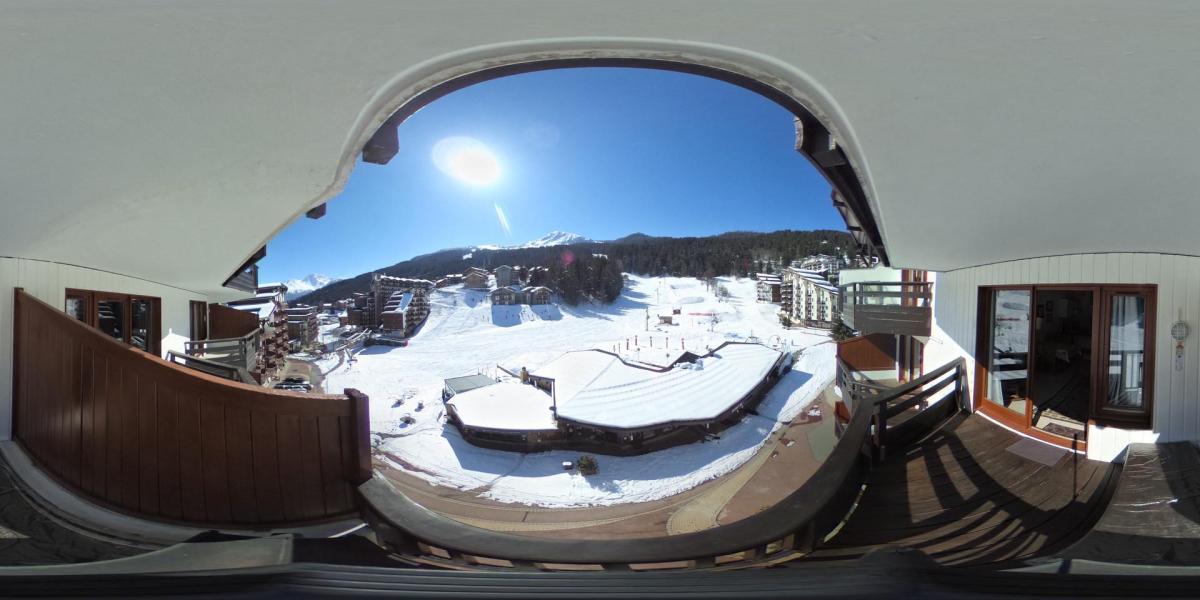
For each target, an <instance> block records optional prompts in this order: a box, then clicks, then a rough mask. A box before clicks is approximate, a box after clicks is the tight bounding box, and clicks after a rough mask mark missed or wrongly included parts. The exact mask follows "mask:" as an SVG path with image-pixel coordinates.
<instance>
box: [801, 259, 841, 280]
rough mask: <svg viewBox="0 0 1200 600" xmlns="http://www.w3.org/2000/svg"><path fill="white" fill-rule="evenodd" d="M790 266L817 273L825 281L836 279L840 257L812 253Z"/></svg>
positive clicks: (839, 266)
mask: <svg viewBox="0 0 1200 600" xmlns="http://www.w3.org/2000/svg"><path fill="white" fill-rule="evenodd" d="M792 266H793V267H795V268H797V269H800V270H802V271H811V272H813V273H817V274H818V275H820V276H822V277H824V278H825V279H826V280H827V281H837V280H838V273H839V272H840V271H841V268H842V259H841V258H840V257H837V256H833V255H832V254H814V255H812V256H808V257H806V258H804V259H802V260H798V261H795V262H794V263H793V264H792Z"/></svg>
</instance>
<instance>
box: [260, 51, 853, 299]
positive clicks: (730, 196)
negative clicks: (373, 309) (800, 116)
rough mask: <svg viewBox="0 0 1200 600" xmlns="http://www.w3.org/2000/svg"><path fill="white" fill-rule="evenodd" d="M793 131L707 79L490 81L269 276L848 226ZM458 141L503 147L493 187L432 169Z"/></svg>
mask: <svg viewBox="0 0 1200 600" xmlns="http://www.w3.org/2000/svg"><path fill="white" fill-rule="evenodd" d="M794 135H795V134H794V130H793V125H792V116H791V114H790V113H788V112H787V111H786V110H784V109H783V108H781V107H779V106H778V105H776V104H774V103H772V102H771V101H769V100H767V99H765V98H763V97H761V96H759V95H757V94H755V93H754V92H750V91H747V90H744V89H742V88H739V87H736V86H733V85H730V84H728V83H724V82H721V81H717V80H713V79H708V78H705V77H700V76H696V75H686V74H681V73H672V72H666V71H654V70H645V69H623V68H587V69H562V70H554V71H542V72H537V73H527V74H523V75H516V76H511V77H505V78H501V79H496V80H492V81H488V82H484V83H481V84H477V85H474V86H471V87H469V88H466V89H462V90H459V91H457V92H455V93H453V94H450V95H448V96H446V97H444V98H441V99H439V100H437V101H435V102H433V103H431V104H430V105H429V106H426V107H425V108H422V109H421V110H420V111H418V112H417V113H416V114H415V115H413V116H412V117H410V118H409V119H408V120H406V121H405V122H404V123H403V124H401V125H400V152H399V153H398V154H397V155H396V157H395V158H393V159H392V161H391V162H390V163H388V164H387V165H382V166H381V165H371V164H363V163H361V162H360V163H359V164H358V165H356V166H355V168H354V172H353V173H352V174H351V176H350V180H349V182H348V183H347V184H346V188H345V190H344V191H343V192H342V194H341V195H340V196H338V197H337V198H335V199H333V200H331V201H330V202H329V204H328V213H327V214H326V216H325V217H324V218H322V219H320V220H315V221H314V220H311V219H305V218H301V219H299V220H297V221H296V222H295V223H293V224H292V225H290V226H289V227H288V228H287V229H285V230H284V231H283V232H282V233H280V234H279V235H278V236H277V237H276V238H275V239H273V240H271V241H270V242H269V243H268V245H267V257H266V258H265V259H264V260H263V261H262V262H261V263H260V267H261V273H260V279H261V280H262V281H268V280H286V279H291V278H298V277H303V276H305V275H308V274H310V273H323V274H327V275H332V276H335V277H351V276H354V275H357V274H359V273H362V272H366V271H370V270H373V269H378V268H382V267H385V266H388V265H391V264H394V263H397V262H400V261H402V260H405V259H408V258H411V257H413V256H415V255H418V254H424V253H427V252H432V251H435V250H439V249H443V248H452V247H459V246H471V245H476V244H501V245H514V244H520V243H523V242H525V241H528V240H531V239H535V238H538V237H541V236H543V235H545V234H546V233H548V232H550V231H552V230H561V231H570V232H573V233H578V234H580V235H583V236H586V237H589V238H592V239H597V240H609V239H615V238H618V237H621V236H624V235H628V234H630V233H634V232H642V233H647V234H651V235H669V236H688V235H711V234H716V233H722V232H725V231H732V230H750V231H775V230H778V229H839V230H840V229H844V227H845V224H844V223H843V222H842V220H841V218H840V217H839V216H838V214H837V212H836V211H835V210H834V209H833V207H832V206H831V204H830V201H829V186H828V185H827V184H826V183H825V180H824V179H823V178H822V177H821V176H820V175H819V174H818V173H817V172H816V170H815V169H813V168H812V167H811V166H810V165H809V164H808V162H807V161H806V160H805V159H804V158H803V157H802V156H800V155H799V154H798V153H797V152H796V151H795V150H794V149H793V146H794ZM455 136H465V137H470V138H473V139H475V140H478V141H479V142H480V143H481V144H483V145H484V146H486V148H487V149H488V150H490V152H491V154H492V155H493V156H494V157H495V160H496V162H497V163H498V164H499V168H500V175H499V177H498V179H497V180H496V181H495V182H494V183H491V184H490V185H485V186H473V185H470V184H469V183H467V182H464V181H462V180H460V179H456V178H455V177H453V176H451V175H448V174H447V173H446V172H444V171H443V170H442V169H439V168H438V167H437V166H436V165H435V164H434V161H433V158H432V150H433V147H434V145H435V144H437V142H438V141H440V140H443V139H446V138H449V137H455ZM496 206H499V207H500V208H501V209H502V210H503V212H504V214H505V215H506V216H507V220H508V223H509V226H510V227H511V233H509V232H506V231H505V230H504V228H503V227H502V226H501V223H500V219H499V218H498V216H497V211H496Z"/></svg>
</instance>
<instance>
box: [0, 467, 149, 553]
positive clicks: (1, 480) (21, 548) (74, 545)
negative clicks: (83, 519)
mask: <svg viewBox="0 0 1200 600" xmlns="http://www.w3.org/2000/svg"><path fill="white" fill-rule="evenodd" d="M142 552H145V551H144V550H141V549H138V548H132V547H128V546H119V545H116V544H112V543H109V542H105V541H102V540H98V539H95V538H91V537H88V536H85V535H82V534H80V533H76V532H75V531H73V530H71V529H67V528H66V527H63V526H62V525H59V524H58V523H57V522H55V521H53V520H51V519H50V518H48V517H46V516H45V515H43V514H42V513H40V512H39V511H38V510H37V509H36V508H34V507H33V505H31V504H30V503H29V501H28V500H26V499H25V497H24V496H22V495H21V493H20V492H19V491H18V490H17V489H16V487H15V486H14V484H13V481H12V475H11V474H10V473H9V472H8V470H7V469H6V468H5V466H4V465H3V464H2V463H0V567H10V566H29V565H56V564H65V563H80V562H90V561H96V560H108V559H112V558H121V557H124V556H132V555H134V554H139V553H142Z"/></svg>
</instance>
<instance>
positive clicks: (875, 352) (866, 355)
mask: <svg viewBox="0 0 1200 600" xmlns="http://www.w3.org/2000/svg"><path fill="white" fill-rule="evenodd" d="M837 354H838V358H840V359H842V361H843V362H845V363H846V366H848V367H850V368H851V369H854V370H855V371H882V370H884V369H894V368H896V337H895V336H893V335H891V334H885V333H873V334H871V335H864V336H860V337H856V338H852V339H849V340H845V341H842V342H838V349H837Z"/></svg>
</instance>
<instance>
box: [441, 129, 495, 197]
mask: <svg viewBox="0 0 1200 600" xmlns="http://www.w3.org/2000/svg"><path fill="white" fill-rule="evenodd" d="M432 158H433V164H434V165H437V168H439V169H441V171H442V172H443V173H445V174H447V175H449V176H451V177H453V178H455V179H457V180H459V181H461V182H463V183H466V184H468V185H473V186H476V187H483V186H487V185H491V184H493V183H495V182H496V180H498V179H500V161H498V160H496V155H495V154H492V151H491V150H490V149H489V148H488V147H487V146H486V145H484V143H483V142H480V141H479V140H477V139H475V138H470V137H462V136H455V137H448V138H445V139H443V140H440V141H438V143H436V144H434V145H433V152H432Z"/></svg>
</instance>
